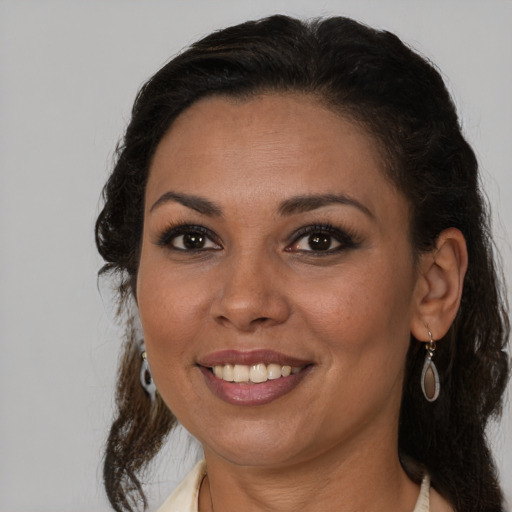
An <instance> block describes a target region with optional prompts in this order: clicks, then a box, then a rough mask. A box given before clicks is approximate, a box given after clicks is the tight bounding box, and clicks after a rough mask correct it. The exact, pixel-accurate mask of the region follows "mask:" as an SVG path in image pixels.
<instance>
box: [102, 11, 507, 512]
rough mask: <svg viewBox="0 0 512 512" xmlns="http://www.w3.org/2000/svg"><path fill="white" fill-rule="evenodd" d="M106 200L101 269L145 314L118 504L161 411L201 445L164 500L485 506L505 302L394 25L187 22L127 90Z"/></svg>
mask: <svg viewBox="0 0 512 512" xmlns="http://www.w3.org/2000/svg"><path fill="white" fill-rule="evenodd" d="M104 198H105V206H104V208H103V211H102V212H101V214H100V216H99V218H98V221H97V226H96V235H97V245H98V248H99V251H100V253H101V255H102V256H103V257H104V259H105V260H106V262H107V263H106V265H105V267H104V268H103V269H102V272H106V271H116V272H118V273H119V276H120V285H119V290H120V292H121V296H120V297H121V303H122V304H124V305H125V306H126V307H128V306H129V304H128V302H129V299H130V298H133V299H135V302H136V305H137V314H136V315H135V317H136V316H139V317H140V320H141V325H142V331H143V335H142V337H143V339H139V337H138V336H137V334H135V333H136V329H134V328H132V329H131V331H130V333H129V337H128V338H129V339H128V342H127V344H126V347H125V353H124V357H123V360H122V365H121V368H120V375H119V382H118V392H117V404H118V416H117V419H116V421H115V422H114V424H113V426H112V429H111V432H110V437H109V441H108V445H107V453H106V459H105V467H104V476H105V485H106V489H107V493H108V496H109V499H110V501H111V503H112V505H113V507H114V508H115V509H116V510H133V509H135V507H136V506H137V504H138V503H142V505H143V506H144V505H145V498H144V493H143V491H142V488H141V484H140V480H139V476H138V475H140V473H141V472H142V471H143V470H144V469H145V468H146V467H147V465H148V464H149V462H150V461H151V459H152V458H153V457H154V455H155V454H156V453H157V452H158V450H159V448H160V447H161V445H162V443H163V441H164V439H165V437H166V436H167V434H168V433H169V431H170V430H171V428H172V426H173V425H174V424H175V423H176V420H179V421H180V422H181V423H182V424H183V425H184V426H185V427H186V428H187V429H188V430H189V431H190V432H191V433H192V434H193V435H194V436H195V437H196V438H197V439H198V440H199V441H200V442H201V444H202V446H203V449H204V455H205V460H204V461H203V462H201V463H200V464H199V465H198V466H197V467H196V468H195V469H194V470H193V472H192V473H191V474H190V475H189V476H188V477H187V479H186V480H185V481H184V482H183V483H182V485H181V486H180V488H178V490H177V491H176V493H175V494H174V495H173V496H172V497H171V498H170V499H169V500H168V501H167V502H166V504H164V505H163V507H162V509H161V510H162V511H163V512H168V511H177V510H181V511H189V510H199V511H201V512H204V511H212V510H214V511H217V512H218V511H223V512H228V511H230V510H247V511H251V510H280V511H288V510H299V509H300V510H304V511H309V510H314V511H317V510H318V511H320V510H321V511H326V510H347V511H348V510H366V511H369V510H380V511H386V510H390V511H391V510H393V511H397V510H400V511H401V510H403V511H413V510H414V511H420V510H432V511H434V512H441V511H448V510H455V511H460V512H461V511H464V512H467V511H477V510H478V511H484V510H485V511H498V510H501V509H502V506H503V503H502V495H501V491H500V488H499V484H498V482H497V478H496V474H495V468H494V464H493V461H492V458H491V455H490V452H489V449H488V447H487V444H486V440H485V427H486V424H487V420H488V418H489V417H490V416H491V415H493V414H498V413H499V411H500V405H501V399H502V394H503V390H504V387H505V385H506V381H507V376H508V362H507V356H506V354H505V351H504V348H505V344H506V341H507V338H508V321H507V316H506V311H505V306H504V299H503V296H502V294H501V291H500V287H499V280H498V278H497V275H496V270H495V267H494V263H493V255H492V243H491V241H490V238H489V236H490V235H489V224H488V219H487V214H486V209H485V204H484V201H483V199H482V196H481V193H480V191H479V188H478V174H477V163H476V160H475V156H474V153H473V151H472V150H471V148H470V147H469V146H468V144H467V143H466V141H465V140H464V138H463V136H462V134H461V131H460V126H459V123H458V119H457V115H456V112H455V109H454V106H453V103H452V101H451V99H450V97H449V94H448V93H447V91H446V88H445V86H444V84H443V81H442V79H441V77H440V76H439V73H438V72H437V71H436V70H435V69H434V68H433V66H432V65H430V64H429V63H427V62H426V61H425V60H424V59H422V58H421V57H419V56H418V55H417V54H415V53H414V52H412V51H411V50H410V49H409V48H407V47H406V46H405V45H404V44H403V43H401V42H400V41H399V39H398V38H397V37H396V36H394V35H392V34H390V33H387V32H380V31H376V30H373V29H370V28H368V27H365V26H363V25H361V24H358V23H356V22H354V21H352V20H350V19H346V18H331V19H326V20H321V21H314V22H308V23H304V22H301V21H298V20H295V19H291V18H288V17H284V16H273V17H271V18H268V19H264V20H260V21H257V22H249V23H245V24H242V25H239V26H235V27H231V28H228V29H225V30H222V31H220V32H217V33H214V34H212V35H210V36H208V37H206V38H204V39H203V40H201V41H199V42H198V43H196V44H194V45H193V46H192V47H191V48H190V49H188V50H187V51H185V52H183V53H182V54H181V55H179V56H178V57H176V58H175V59H173V60H172V61H170V62H169V63H168V64H167V65H166V66H164V67H163V68H162V69H161V70H160V71H159V72H158V73H157V74H156V75H155V76H154V77H153V78H152V79H151V80H149V82H148V83H147V84H146V85H145V86H144V87H143V88H142V90H141V91H140V93H139V95H138V98H137V100H136V102H135V105H134V108H133V115H132V120H131V123H130V125H129V127H128V129H127V133H126V136H125V139H124V142H123V144H122V146H121V147H120V148H119V152H118V160H117V164H116V166H115V168H114V171H113V173H112V176H111V177H110V179H109V181H108V183H107V185H106V187H105V190H104ZM130 325H133V322H132V323H131V324H130ZM425 349H426V350H425ZM171 411H172V412H171Z"/></svg>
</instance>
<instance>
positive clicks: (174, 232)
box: [156, 225, 221, 252]
mask: <svg viewBox="0 0 512 512" xmlns="http://www.w3.org/2000/svg"><path fill="white" fill-rule="evenodd" d="M216 239H217V237H216V236H215V234H214V233H212V232H211V231H210V230H209V229H206V228H205V227H203V226H187V225H182V226H181V225H180V226H176V227H171V228H169V229H168V230H167V231H165V232H164V233H163V234H162V235H160V237H159V238H158V239H157V240H156V243H157V245H159V246H161V247H167V248H168V249H171V250H174V251H188V252H193V251H208V250H219V249H221V246H220V245H219V244H218V243H217V242H216V241H215V240H216Z"/></svg>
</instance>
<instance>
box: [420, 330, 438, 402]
mask: <svg viewBox="0 0 512 512" xmlns="http://www.w3.org/2000/svg"><path fill="white" fill-rule="evenodd" d="M428 336H429V338H430V339H429V341H427V342H426V344H425V348H426V350H427V355H426V357H425V363H424V364H423V371H422V372H421V390H422V391H423V395H424V396H425V398H426V399H427V401H429V402H435V401H436V400H437V397H438V396H439V391H440V390H441V384H440V381H439V373H438V372H437V368H436V365H435V364H434V361H432V356H433V355H434V352H435V350H436V342H435V341H434V338H433V337H432V333H431V332H430V330H429V331H428Z"/></svg>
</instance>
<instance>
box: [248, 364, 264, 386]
mask: <svg viewBox="0 0 512 512" xmlns="http://www.w3.org/2000/svg"><path fill="white" fill-rule="evenodd" d="M249 380H250V381H251V382H266V380H267V368H266V367H265V365H264V364H263V363H260V364H254V365H252V366H251V369H250V371H249Z"/></svg>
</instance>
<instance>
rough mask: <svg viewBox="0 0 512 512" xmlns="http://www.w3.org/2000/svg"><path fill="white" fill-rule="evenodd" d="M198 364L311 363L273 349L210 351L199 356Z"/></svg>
mask: <svg viewBox="0 0 512 512" xmlns="http://www.w3.org/2000/svg"><path fill="white" fill-rule="evenodd" d="M197 363H198V364H199V365H200V366H205V367H207V368H212V367H213V366H221V365H225V364H232V365H235V364H243V365H248V366H252V365H254V364H259V363H264V364H280V365H289V366H294V367H302V366H307V365H309V364H311V361H306V360H304V359H300V358H298V357H293V356H288V355H286V354H282V353H280V352H275V351H274V350H266V349H259V350H249V351H240V350H232V349H228V350H220V351H218V352H212V353H211V354H207V355H206V356H204V357H201V358H200V359H199V360H198V362H197Z"/></svg>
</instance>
